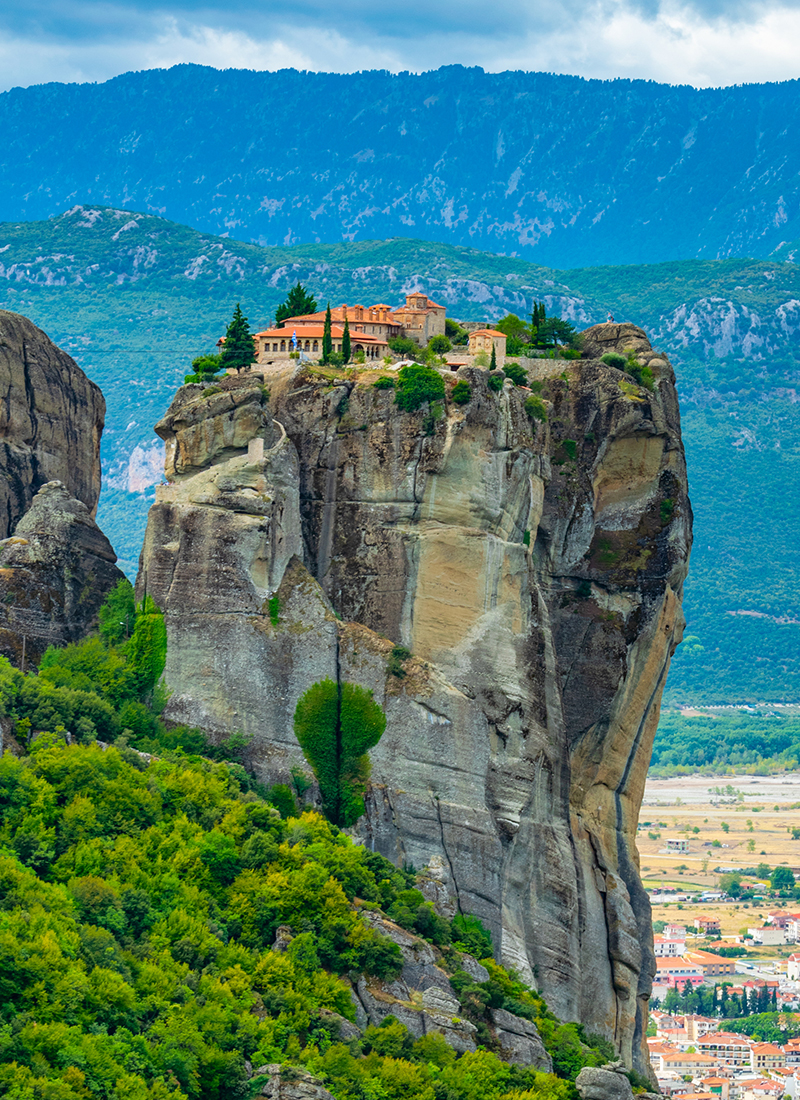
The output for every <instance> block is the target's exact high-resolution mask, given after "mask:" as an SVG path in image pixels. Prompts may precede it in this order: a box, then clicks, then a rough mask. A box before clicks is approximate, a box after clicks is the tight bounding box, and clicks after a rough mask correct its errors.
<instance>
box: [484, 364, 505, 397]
mask: <svg viewBox="0 0 800 1100" xmlns="http://www.w3.org/2000/svg"><path fill="white" fill-rule="evenodd" d="M486 382H487V384H488V386H489V389H490V390H491V391H492V393H499V392H500V390H502V388H503V383H504V382H505V375H504V374H503V373H502V371H499V370H498V371H495V372H494V374H490V375H489V377H488V378H487V379H486Z"/></svg>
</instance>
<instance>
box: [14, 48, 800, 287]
mask: <svg viewBox="0 0 800 1100" xmlns="http://www.w3.org/2000/svg"><path fill="white" fill-rule="evenodd" d="M797 88H798V84H797V82H796V81H790V82H786V83H782V84H762V85H748V86H734V87H728V88H707V89H697V88H691V87H688V86H682V87H672V86H669V85H663V84H656V83H653V82H652V81H643V80H636V81H631V80H614V81H602V80H584V79H582V78H580V77H574V76H557V75H552V74H548V73H526V72H504V73H484V72H483V71H482V70H481V69H477V68H474V69H465V68H463V67H461V66H448V67H446V68H441V69H439V70H437V71H435V72H428V73H421V74H412V73H407V72H406V73H399V74H396V75H393V74H391V73H388V72H360V73H352V74H348V75H340V74H333V73H309V72H302V73H301V72H296V71H294V70H291V69H285V70H282V71H280V72H273V73H271V72H248V71H243V70H232V69H229V70H226V71H225V72H220V71H218V70H216V69H211V68H204V67H201V66H197V65H179V66H176V67H174V68H172V69H169V70H167V71H164V70H154V71H150V72H138V73H126V74H125V75H123V76H119V77H116V78H114V79H113V80H109V81H107V82H106V83H103V84H88V83H87V84H74V85H63V84H47V85H43V86H38V87H31V88H25V89H21V88H15V89H13V90H12V91H9V92H6V93H4V94H3V95H2V96H0V127H1V128H2V133H3V152H2V157H1V158H0V219H3V220H18V219H23V218H24V219H27V220H31V219H39V218H43V217H48V216H51V215H53V214H57V213H59V212H60V211H61V210H63V209H64V207H65V206H67V205H71V204H72V203H73V202H92V203H102V204H106V205H114V206H121V207H127V208H128V209H133V210H147V211H149V212H151V213H157V214H163V215H165V216H167V217H169V218H171V219H173V220H177V221H182V222H185V223H187V224H188V225H192V226H194V227H195V228H197V229H201V230H205V231H207V232H212V233H226V234H229V235H231V236H233V237H237V238H239V239H242V240H249V241H258V242H259V243H261V244H268V245H283V244H298V243H304V242H322V243H325V242H333V243H335V242H342V241H354V240H368V239H375V238H386V237H396V236H399V235H403V236H408V235H412V236H414V237H417V238H422V239H425V240H434V241H447V242H449V243H452V244H459V245H474V246H476V247H479V248H484V249H490V250H493V251H501V252H505V253H507V254H516V255H519V256H524V257H525V258H527V259H531V260H536V261H538V262H540V263H546V264H549V265H550V266H553V267H562V268H563V267H571V266H576V265H578V264H580V265H586V264H601V263H606V264H607V263H653V262H657V261H661V260H670V259H689V258H692V257H699V256H702V257H707V258H716V257H719V256H746V255H757V256H767V255H768V254H769V253H770V251H771V250H772V249H774V248H776V247H777V246H779V245H780V244H782V242H784V241H787V240H792V239H796V238H797V237H798V236H800V212H799V211H798V196H799V195H800V187H799V186H798V178H799V177H798V167H799V166H800V141H799V140H798V136H799V131H800V99H799V98H798V95H797Z"/></svg>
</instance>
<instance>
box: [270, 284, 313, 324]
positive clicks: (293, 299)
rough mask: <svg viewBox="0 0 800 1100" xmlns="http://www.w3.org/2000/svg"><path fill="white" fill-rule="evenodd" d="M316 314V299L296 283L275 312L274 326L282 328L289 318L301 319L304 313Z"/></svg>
mask: <svg viewBox="0 0 800 1100" xmlns="http://www.w3.org/2000/svg"><path fill="white" fill-rule="evenodd" d="M316 312H317V299H316V298H315V297H314V295H313V294H309V293H308V292H307V291H306V288H305V287H304V286H302V285H301V284H300V283H299V282H298V283H297V286H293V287H292V289H291V290H290V291H289V293H288V294H287V295H286V298H285V299H284V301H282V302H281V304H280V305H279V306H278V308H277V309H276V310H275V324H276V325H277V326H278V328H283V322H284V321H286V320H287V319H288V318H289V317H302V316H303V315H304V314H306V313H316Z"/></svg>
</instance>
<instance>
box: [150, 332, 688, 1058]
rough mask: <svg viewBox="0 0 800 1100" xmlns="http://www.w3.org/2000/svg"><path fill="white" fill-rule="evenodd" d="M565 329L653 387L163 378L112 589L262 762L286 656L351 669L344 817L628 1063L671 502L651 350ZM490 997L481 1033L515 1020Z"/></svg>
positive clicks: (267, 766)
mask: <svg viewBox="0 0 800 1100" xmlns="http://www.w3.org/2000/svg"><path fill="white" fill-rule="evenodd" d="M612 329H613V331H612ZM585 339H586V347H587V348H590V349H592V348H595V347H596V348H598V350H599V349H600V347H602V350H603V351H605V350H621V351H626V352H627V350H628V349H629V348H633V349H634V350H635V351H636V352H637V354H638V357H639V361H640V362H642V363H645V362H646V363H649V365H650V366H651V369H652V371H653V375H654V379H655V381H654V384H653V388H652V390H648V389H646V388H643V387H641V386H640V385H638V384H637V383H636V381H635V380H634V379H633V378H632V376H630V375H629V374H625V373H623V372H621V371H619V370H617V369H615V368H613V367H609V366H606V365H605V364H603V363H601V362H600V361H599V359H598V358H594V357H592V358H586V359H583V360H582V361H580V362H577V363H570V364H565V363H558V364H555V363H554V364H553V375H552V377H550V378H547V379H546V380H545V381H544V383H543V388H542V398H543V399H544V401H545V405H546V408H547V413H548V416H547V420H546V422H541V421H539V420H536V419H532V418H531V417H530V416H529V415H528V414H527V413H526V410H525V400H526V398H527V397H528V396H529V394H528V392H527V391H525V390H522V389H518V388H515V387H513V386H512V385H511V383H506V385H505V387H504V389H503V390H502V391H501V392H500V393H499V394H495V393H493V392H491V391H490V390H489V389H488V385H487V381H486V374H485V373H484V372H483V371H480V370H477V369H472V368H470V369H467V368H462V370H460V371H459V372H458V373H457V374H456V375H453V376H446V381H447V384H448V386H449V385H451V384H452V383H453V382H454V381H456V380H464V381H467V382H468V383H469V384H470V386H471V400H470V401H469V403H468V404H466V405H464V406H456V405H455V404H452V403H451V402H450V401H449V399H448V400H447V401H446V402H445V403H444V404H443V406H442V407H441V409H437V408H434V409H433V410H432V411H430V412H429V411H428V410H427V409H422V410H420V411H419V412H417V413H412V414H409V413H403V412H400V411H399V409H398V408H397V406H396V405H395V404H394V401H393V393H392V391H391V390H376V389H375V388H374V387H373V386H372V385H371V381H372V380H373V379H374V377H375V375H374V374H373V375H371V376H370V375H365V376H363V377H362V379H361V380H359V381H358V382H356V381H355V380H354V379H353V378H338V379H336V378H334V379H331V378H330V377H325V376H324V375H323V374H321V373H314V372H313V371H308V370H305V369H303V368H302V367H299V366H298V367H294V366H289V367H286V368H284V369H281V370H276V371H275V372H274V373H270V375H269V377H268V379H267V381H268V384H269V391H270V392H269V398H267V393H266V390H265V388H264V387H263V386H262V385H261V381H260V379H258V378H256V379H255V380H254V379H253V378H252V376H251V377H249V378H248V377H242V378H240V379H237V378H231V379H229V380H226V381H225V382H224V383H223V384H222V390H223V392H224V393H225V394H226V395H227V396H225V397H223V394H222V393H216V392H211V393H208V394H207V395H206V396H203V391H202V390H201V389H200V387H184V388H183V389H182V390H180V391H179V392H178V395H177V397H176V399H175V401H174V403H173V405H172V407H171V409H170V411H169V413H168V415H167V417H166V418H165V419H164V420H163V421H162V422H161V423H160V425H159V426H158V431H159V434H161V435H162V437H163V438H165V439H166V442H167V454H168V464H170V465H169V468H170V471H171V476H172V483H171V484H170V485H169V486H168V487H166V488H164V489H163V490H161V491H160V493H159V495H158V496H157V501H156V504H155V506H154V507H153V508H152V509H151V513H150V518H149V522H148V530H147V535H146V539H145V546H144V550H143V555H142V561H141V568H140V574H139V580H138V594H139V596H140V597H141V596H142V595H143V594H144V592H145V591H147V592H148V593H149V594H150V595H152V596H153V598H154V599H155V600H156V602H157V603H158V604H159V605H160V606H161V607H162V608H163V609H164V611H165V616H166V623H167V631H168V639H169V650H168V656H167V669H166V679H167V682H168V685H169V687H170V689H171V691H172V695H171V698H170V701H169V704H168V707H167V711H166V712H165V713H166V715H167V717H169V718H172V720H174V721H180V722H188V723H190V724H193V725H199V726H202V727H203V728H204V729H206V730H207V731H208V732H209V733H210V734H211V735H212V736H224V735H226V734H228V733H229V732H230V731H231V730H242V731H243V732H245V733H247V734H249V735H250V736H251V737H252V743H251V764H252V766H253V768H254V769H255V770H256V772H257V773H258V774H259V775H260V776H261V777H262V778H264V779H265V780H269V781H272V782H275V781H278V780H280V781H283V782H285V781H287V780H288V779H289V777H290V771H291V768H292V767H295V766H299V767H306V765H305V762H304V760H303V757H302V753H301V751H300V749H299V746H298V745H297V742H296V740H295V738H294V735H293V732H292V719H293V714H294V708H295V705H296V703H297V700H298V698H299V696H300V695H301V694H302V693H303V691H305V690H306V689H307V687H308V686H310V684H312V683H314V682H315V681H318V680H321V679H323V678H325V677H331V678H332V679H337V678H338V679H340V680H346V681H351V682H355V683H359V684H361V685H363V686H365V687H368V688H370V689H371V690H372V691H373V693H374V696H375V698H376V699H377V700H378V701H379V702H380V703H381V705H382V706H383V707H384V709H385V711H386V714H387V719H388V721H387V727H386V732H385V733H384V735H383V737H382V739H381V741H380V743H379V744H378V745H377V747H376V748H375V749H374V750H373V751H372V753H371V759H372V782H371V787H370V790H369V792H368V798H367V813H366V816H365V817H364V818H363V819H362V820H361V822H359V824H358V826H357V827H356V828H357V832H358V833H359V834H360V835H361V836H362V837H363V839H364V841H365V843H367V844H369V845H370V846H371V847H373V848H374V849H376V850H378V851H380V852H382V853H383V854H385V855H386V856H388V857H389V858H391V859H393V860H394V861H395V862H397V863H401V862H405V863H409V864H413V865H414V866H416V867H418V868H428V872H429V873H428V874H427V876H426V890H427V891H428V892H429V896H432V897H436V898H437V900H438V901H441V900H442V899H441V898H440V897H439V895H440V894H441V895H445V896H447V897H449V898H450V899H451V902H452V904H454V905H456V906H457V907H458V908H459V909H460V910H461V911H463V912H467V913H474V914H476V915H477V916H479V917H480V918H481V920H482V921H483V922H484V923H485V924H486V926H487V927H489V928H490V929H491V931H492V934H493V937H494V944H495V950H496V953H497V955H498V957H499V958H500V959H502V961H504V962H505V963H507V964H508V965H510V966H513V967H515V968H516V969H517V970H518V972H519V973H520V974H521V975H522V976H523V977H524V978H525V979H526V980H527V981H529V982H530V983H532V984H535V985H536V986H537V987H538V988H540V989H541V990H542V992H543V993H544V995H545V997H546V998H547V1000H548V1003H549V1004H550V1006H551V1007H552V1009H553V1010H554V1011H555V1012H557V1013H558V1014H559V1015H560V1016H561V1017H563V1018H568V1019H575V1020H580V1021H582V1022H583V1023H584V1024H585V1025H586V1026H587V1027H588V1028H589V1029H590V1030H591V1031H593V1032H598V1033H600V1034H601V1035H604V1036H607V1037H608V1038H609V1039H611V1040H612V1041H613V1042H614V1044H615V1045H616V1048H617V1050H618V1051H619V1053H620V1055H621V1057H622V1058H623V1059H624V1060H625V1062H626V1064H627V1065H633V1066H634V1067H636V1068H637V1069H639V1070H640V1071H642V1072H647V1070H648V1061H647V1053H646V1047H645V1044H644V1030H645V1024H646V1004H647V998H648V995H649V992H650V983H651V976H652V973H653V972H654V970H655V964H654V959H653V954H652V941H651V931H650V912H649V904H648V900H647V896H646V894H645V892H644V890H643V888H642V885H641V882H640V879H639V874H638V856H637V852H636V848H635V840H634V837H635V829H636V821H637V817H638V810H639V805H640V802H641V797H642V792H643V785H644V779H645V773H646V770H647V765H648V761H649V757H650V751H651V746H652V739H653V735H654V732H655V728H656V724H657V720H658V708H659V701H660V696H661V691H662V688H663V685H664V679H665V676H666V673H667V668H668V666H669V660H670V657H671V654H672V652H673V650H674V647H675V645H676V644H677V642H678V641H679V639H680V636H681V631H682V628H683V619H682V615H681V610H680V600H681V593H682V585H683V580H684V577H685V574H686V567H687V559H688V553H689V545H690V540H691V510H690V507H689V502H688V499H687V495H686V471H685V464H684V456H683V447H682V443H681V438H680V422H679V412H678V403H677V396H676V392H675V385H674V375H673V372H672V368H671V367H670V365H669V362H668V361H667V360H666V359H665V358H664V357H663V356H659V355H656V354H655V353H654V352H653V351H652V350H651V348H650V345H649V343H648V341H647V338H646V336H645V334H644V333H643V332H642V331H641V330H639V329H635V328H634V327H633V326H630V325H628V326H625V325H623V326H597V328H595V329H590V330H589V331H588V332H587V333H586V336H585ZM204 410H205V415H204ZM245 423H248V424H250V425H251V427H250V428H247V429H245V428H244V427H242V428H241V430H240V428H239V425H244V424H245ZM250 430H252V431H253V432H254V434H253V436H252V437H250V438H249V439H248V440H247V450H246V451H245V437H246V436H247V435H248V432H249V431H250ZM237 433H238V434H237ZM232 440H234V441H235V442H231V441H232ZM173 456H174V457H173ZM396 645H402V646H404V647H406V649H408V650H410V651H411V653H412V654H413V655H412V656H411V657H408V658H406V657H404V655H403V653H402V651H401V652H400V653H399V654H398V653H394V654H393V648H394V647H395V646H396ZM366 993H369V994H370V995H371V996H373V998H374V997H375V994H374V991H370V990H369V989H366ZM377 999H378V1000H380V998H377ZM397 1000H398V1001H402V998H397ZM365 1009H366V1005H365ZM369 1011H373V1012H376V1013H377V1012H378V1011H379V1010H378V1009H377V1008H375V1007H374V1006H371V1007H370V1009H369ZM506 1022H507V1021H506ZM496 1023H497V1027H498V1028H500V1029H501V1030H503V1031H505V1032H507V1034H508V1035H509V1036H516V1038H515V1039H514V1040H513V1041H512V1039H511V1038H509V1040H508V1046H509V1049H510V1050H513V1048H514V1044H515V1043H516V1041H517V1040H520V1042H522V1041H523V1040H524V1039H525V1038H526V1035H525V1033H524V1031H523V1032H521V1033H520V1032H519V1031H514V1030H513V1029H512V1028H510V1027H504V1025H503V1023H502V1022H496Z"/></svg>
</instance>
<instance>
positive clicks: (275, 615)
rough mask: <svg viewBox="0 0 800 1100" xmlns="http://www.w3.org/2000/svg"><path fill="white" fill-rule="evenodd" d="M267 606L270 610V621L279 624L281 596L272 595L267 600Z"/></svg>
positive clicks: (274, 624) (275, 624)
mask: <svg viewBox="0 0 800 1100" xmlns="http://www.w3.org/2000/svg"><path fill="white" fill-rule="evenodd" d="M267 608H268V610H269V621H270V622H271V623H272V625H273V626H277V625H278V623H279V622H280V620H281V601H280V597H279V596H270V598H269V600H268V601H267Z"/></svg>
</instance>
